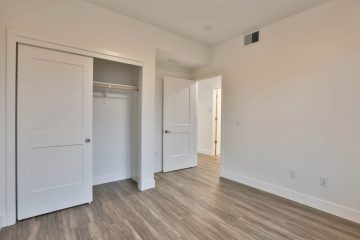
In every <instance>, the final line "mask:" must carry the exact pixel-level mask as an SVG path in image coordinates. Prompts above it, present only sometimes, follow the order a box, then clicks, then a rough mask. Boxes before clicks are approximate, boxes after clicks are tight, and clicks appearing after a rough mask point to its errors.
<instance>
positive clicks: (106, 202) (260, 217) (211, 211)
mask: <svg viewBox="0 0 360 240" xmlns="http://www.w3.org/2000/svg"><path fill="white" fill-rule="evenodd" d="M0 239H1V240H21V239H34V240H42V239H49V240H57V239H84V240H89V239H116V240H118V239H165V240H171V239H184V240H189V239H225V240H230V239H258V240H266V239H274V240H281V239H307V240H311V239H326V240H328V239H329V240H332V239H333V240H335V239H336V240H352V239H354V240H355V239H360V225H357V224H355V223H351V222H349V221H346V220H343V219H340V218H337V217H335V216H332V215H329V214H326V213H323V212H320V211H317V210H314V209H311V208H308V207H305V206H302V205H299V204H296V203H294V202H291V201H287V200H285V199H282V198H279V197H276V196H273V195H271V194H267V193H264V192H261V191H258V190H255V189H253V188H249V187H246V186H244V185H241V184H238V183H235V182H231V181H228V180H225V179H219V160H217V159H216V158H210V157H205V156H199V163H198V167H196V168H192V169H187V170H182V171H177V172H171V173H160V174H156V189H153V190H148V191H145V192H139V191H138V190H137V188H136V184H135V183H134V182H133V181H131V180H125V181H119V182H114V183H109V184H104V185H100V186H96V187H95V188H94V202H93V203H92V204H91V205H83V206H79V207H74V208H71V209H66V210H63V211H59V212H55V213H51V214H47V215H43V216H39V217H36V218H32V219H29V220H25V221H21V222H19V223H17V224H16V225H14V226H11V227H7V228H4V229H3V230H2V231H1V232H0Z"/></svg>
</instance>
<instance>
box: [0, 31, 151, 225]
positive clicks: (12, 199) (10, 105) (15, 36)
mask: <svg viewBox="0 0 360 240" xmlns="http://www.w3.org/2000/svg"><path fill="white" fill-rule="evenodd" d="M18 43H22V44H28V45H32V46H37V47H43V48H49V49H53V50H58V51H63V52H68V53H73V54H78V55H83V56H88V57H93V58H101V59H106V60H111V61H116V62H121V63H127V64H131V65H136V66H140V67H142V68H141V71H142V72H141V74H140V76H141V77H140V79H139V82H140V86H141V85H142V81H143V78H142V76H143V63H142V62H141V61H136V60H131V59H127V58H123V57H122V56H121V54H118V53H114V52H109V51H105V50H97V49H87V48H83V47H77V46H76V45H74V44H72V43H64V42H59V41H56V40H52V39H48V38H46V37H42V36H37V35H34V34H29V33H23V32H20V31H16V30H13V29H7V43H6V121H5V125H6V132H5V137H6V142H5V143H6V146H5V150H6V155H5V163H6V169H5V170H6V176H3V179H0V181H3V180H4V181H5V189H4V192H1V193H0V194H4V195H5V197H6V203H5V205H6V207H5V210H6V212H5V213H4V216H3V218H4V219H2V221H3V222H2V224H3V225H4V226H9V225H13V224H15V223H16V134H15V130H16V70H17V69H16V65H17V44H18ZM142 94H143V92H142V89H141V88H140V91H139V95H140V98H141V96H142ZM140 104H141V103H140ZM139 109H142V108H141V106H140V107H139ZM141 111H142V110H140V112H139V115H140V119H139V128H141V126H142V124H141V122H142V119H141V115H142V114H141ZM141 138H142V136H141V134H140V135H139V143H140V142H142V141H141ZM141 147H142V145H141V146H140V148H139V150H138V151H141ZM138 155H139V159H138V164H137V166H138V169H137V174H138V186H139V188H140V190H144V189H142V188H143V187H142V186H143V184H142V177H141V172H142V171H141V167H142V160H143V159H142V157H141V156H142V154H138ZM136 177H137V176H136ZM0 222H1V219H0ZM4 226H3V227H4Z"/></svg>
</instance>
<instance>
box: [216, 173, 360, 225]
mask: <svg viewBox="0 0 360 240" xmlns="http://www.w3.org/2000/svg"><path fill="white" fill-rule="evenodd" d="M221 177H223V178H226V179H230V180H232V181H235V182H239V183H242V184H244V185H247V186H250V187H253V188H257V189H259V190H262V191H265V192H268V193H271V194H274V195H278V196H280V197H283V198H286V199H289V200H292V201H294V202H298V203H301V204H304V205H306V206H309V207H312V208H315V209H318V210H321V211H323V212H327V213H330V214H333V215H335V216H338V217H341V218H344V219H347V220H350V221H353V222H356V223H360V211H359V210H357V209H352V208H349V207H346V206H343V205H340V204H336V203H333V202H329V201H326V200H323V199H319V198H316V197H313V196H310V195H306V194H304V193H299V192H296V191H293V190H291V189H287V188H283V187H280V186H276V185H272V184H269V183H266V182H262V181H259V180H256V179H253V178H249V177H246V176H242V175H239V174H236V173H233V172H229V171H224V170H223V171H222V172H221Z"/></svg>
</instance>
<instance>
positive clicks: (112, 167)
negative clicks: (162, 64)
mask: <svg viewBox="0 0 360 240" xmlns="http://www.w3.org/2000/svg"><path fill="white" fill-rule="evenodd" d="M140 76H141V67H139V66H135V65H130V64H125V63H120V62H114V61H110V60H104V59H99V58H94V76H93V79H94V82H93V85H94V86H93V90H94V91H93V180H94V185H99V184H104V183H109V182H114V181H119V180H124V179H130V178H132V179H133V180H135V181H137V179H138V151H139V148H138V146H139V144H138V143H139V132H138V128H139V115H140V114H139V109H140V108H139V79H140Z"/></svg>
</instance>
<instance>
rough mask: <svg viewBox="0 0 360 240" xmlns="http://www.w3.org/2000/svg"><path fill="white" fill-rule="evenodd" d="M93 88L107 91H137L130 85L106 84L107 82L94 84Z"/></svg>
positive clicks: (137, 89) (136, 88)
mask: <svg viewBox="0 0 360 240" xmlns="http://www.w3.org/2000/svg"><path fill="white" fill-rule="evenodd" d="M94 87H97V88H105V89H107V90H109V89H119V90H120V89H121V90H128V91H139V88H138V87H136V86H132V85H125V84H116V83H107V82H95V81H94Z"/></svg>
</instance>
